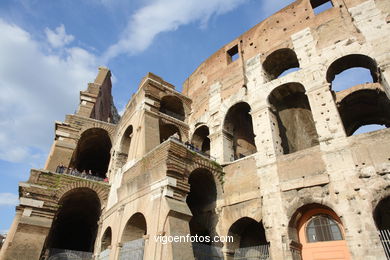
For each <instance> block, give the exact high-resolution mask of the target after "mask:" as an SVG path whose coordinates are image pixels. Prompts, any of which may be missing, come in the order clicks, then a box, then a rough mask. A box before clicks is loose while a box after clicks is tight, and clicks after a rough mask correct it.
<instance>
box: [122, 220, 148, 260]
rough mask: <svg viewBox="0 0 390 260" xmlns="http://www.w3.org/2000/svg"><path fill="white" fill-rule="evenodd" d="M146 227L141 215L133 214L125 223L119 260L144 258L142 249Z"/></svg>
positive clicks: (140, 259) (139, 259)
mask: <svg viewBox="0 0 390 260" xmlns="http://www.w3.org/2000/svg"><path fill="white" fill-rule="evenodd" d="M146 232H147V226H146V219H145V217H144V215H143V214H142V213H139V212H138V213H135V214H134V215H133V216H131V218H130V219H129V220H128V221H127V223H126V226H125V229H124V230H123V233H122V238H121V243H122V247H121V249H120V253H119V260H127V259H134V260H142V259H143V257H144V247H145V239H144V235H146Z"/></svg>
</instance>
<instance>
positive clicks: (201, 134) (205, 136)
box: [191, 124, 211, 155]
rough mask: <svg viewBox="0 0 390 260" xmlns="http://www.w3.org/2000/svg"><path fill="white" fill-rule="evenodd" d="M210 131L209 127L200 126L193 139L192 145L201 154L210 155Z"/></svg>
mask: <svg viewBox="0 0 390 260" xmlns="http://www.w3.org/2000/svg"><path fill="white" fill-rule="evenodd" d="M209 135H210V130H209V128H208V126H207V125H205V124H203V125H200V126H198V127H197V128H196V129H195V131H194V133H193V135H192V139H191V143H192V144H193V145H194V146H195V147H196V148H197V149H198V150H199V151H201V152H203V153H205V154H208V155H210V144H211V142H210V138H209Z"/></svg>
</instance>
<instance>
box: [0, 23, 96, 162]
mask: <svg viewBox="0 0 390 260" xmlns="http://www.w3.org/2000/svg"><path fill="white" fill-rule="evenodd" d="M58 28H63V30H62V29H59V30H57V29H58ZM58 28H57V29H56V31H57V34H59V35H61V34H62V32H63V33H64V34H63V35H62V36H61V37H62V40H61V43H60V42H58V43H57V46H61V44H62V46H64V42H66V41H68V43H69V38H68V39H65V40H64V37H65V38H67V37H66V36H64V35H66V34H65V28H64V26H60V27H58ZM0 31H1V34H0V57H1V59H0V79H1V80H0V159H2V160H7V161H11V162H21V161H27V162H31V161H34V160H36V158H37V157H38V158H42V156H39V155H37V153H39V152H42V150H44V152H47V151H45V150H46V149H47V148H48V147H49V145H50V144H51V142H52V140H53V136H54V130H53V129H54V123H53V122H54V121H55V120H63V119H64V115H65V114H70V113H72V112H74V111H75V109H76V108H77V105H78V93H79V91H80V90H81V89H85V88H86V87H87V83H88V82H89V81H93V79H94V77H95V76H96V73H97V67H98V64H97V61H96V60H97V59H96V57H95V56H94V55H93V54H91V53H89V52H88V51H86V50H84V49H81V48H78V47H66V48H65V47H63V48H59V49H58V50H57V51H58V53H55V52H53V51H50V50H47V46H48V45H47V43H45V42H38V41H36V40H34V39H33V38H32V37H31V35H30V34H29V33H28V32H26V31H24V30H23V29H21V28H20V27H18V26H16V25H12V24H9V23H7V22H5V21H3V20H1V19H0ZM63 36H64V37H63ZM61 37H59V38H61ZM49 41H50V40H49ZM58 44H59V45H58ZM47 53H49V54H47Z"/></svg>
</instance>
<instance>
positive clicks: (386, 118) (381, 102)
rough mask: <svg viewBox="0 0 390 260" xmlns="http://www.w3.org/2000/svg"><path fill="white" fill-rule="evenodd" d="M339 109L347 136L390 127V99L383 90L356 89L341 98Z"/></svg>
mask: <svg viewBox="0 0 390 260" xmlns="http://www.w3.org/2000/svg"><path fill="white" fill-rule="evenodd" d="M338 110H339V114H340V117H341V120H342V122H343V125H344V129H345V133H346V135H347V136H350V135H353V134H359V133H362V132H363V131H362V130H366V131H367V130H369V131H375V130H378V129H382V128H384V127H386V128H388V127H390V100H389V98H388V97H387V95H386V94H385V93H384V92H383V91H381V90H376V89H362V90H358V91H354V92H352V93H351V94H349V95H347V96H346V97H345V98H343V99H342V100H341V102H340V103H339V104H338ZM369 125H371V126H370V127H366V128H365V129H362V130H360V131H358V129H359V128H361V127H363V126H369Z"/></svg>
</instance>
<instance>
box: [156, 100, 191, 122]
mask: <svg viewBox="0 0 390 260" xmlns="http://www.w3.org/2000/svg"><path fill="white" fill-rule="evenodd" d="M160 112H161V113H164V114H166V115H168V116H171V117H174V118H176V119H179V120H181V121H184V119H185V113H184V107H183V102H182V101H181V99H180V98H178V97H176V96H165V97H163V98H162V99H161V101H160Z"/></svg>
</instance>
